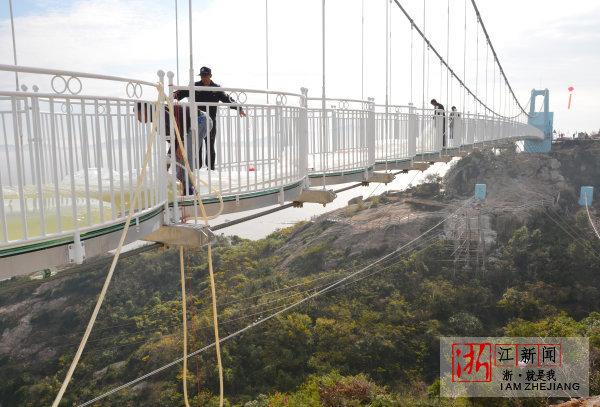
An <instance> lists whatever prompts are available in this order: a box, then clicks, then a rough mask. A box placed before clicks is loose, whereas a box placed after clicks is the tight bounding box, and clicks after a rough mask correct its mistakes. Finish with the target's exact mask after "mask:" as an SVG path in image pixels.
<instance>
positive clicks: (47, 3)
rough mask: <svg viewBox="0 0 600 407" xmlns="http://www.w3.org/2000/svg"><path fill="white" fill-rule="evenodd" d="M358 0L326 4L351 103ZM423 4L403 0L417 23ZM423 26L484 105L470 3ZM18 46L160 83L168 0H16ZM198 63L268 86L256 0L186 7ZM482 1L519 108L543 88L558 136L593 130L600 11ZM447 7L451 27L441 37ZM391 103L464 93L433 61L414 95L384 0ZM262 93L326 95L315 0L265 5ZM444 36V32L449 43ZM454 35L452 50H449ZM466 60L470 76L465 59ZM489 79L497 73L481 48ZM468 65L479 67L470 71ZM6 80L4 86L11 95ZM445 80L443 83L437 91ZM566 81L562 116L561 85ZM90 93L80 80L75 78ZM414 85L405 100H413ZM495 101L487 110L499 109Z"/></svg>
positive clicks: (168, 59)
mask: <svg viewBox="0 0 600 407" xmlns="http://www.w3.org/2000/svg"><path fill="white" fill-rule="evenodd" d="M361 1H362V0H327V30H326V34H327V45H326V47H327V93H328V96H332V97H347V98H360V97H361V94H362V93H363V92H362V88H361V83H362V82H361V66H362V64H361ZM423 1H424V0H400V2H401V3H402V4H403V5H405V6H406V7H407V9H408V10H409V12H410V13H411V14H412V15H413V17H414V18H415V21H416V23H417V24H418V25H419V26H421V27H422V26H423V4H424V3H423ZM425 1H426V21H425V30H426V33H427V35H429V36H431V40H432V43H433V45H434V46H435V47H436V48H438V50H439V51H440V52H441V53H442V54H443V55H444V56H446V55H448V56H449V60H450V65H451V66H452V67H453V68H454V69H455V70H456V71H457V73H458V74H459V75H461V76H464V77H465V79H466V82H467V85H468V86H469V87H471V88H473V90H475V89H476V88H477V89H478V94H479V95H481V96H482V97H483V98H485V95H486V93H487V100H488V102H490V103H491V100H492V95H499V94H500V93H499V90H500V88H499V86H500V85H499V84H498V83H499V82H497V84H496V85H495V86H494V85H493V84H492V82H489V86H488V88H487V90H486V89H485V81H484V78H485V75H486V70H485V66H486V65H485V61H486V48H485V44H484V41H483V36H481V33H480V36H479V62H478V63H477V62H476V61H477V59H476V54H477V51H476V49H477V47H476V45H477V31H476V24H475V17H474V14H473V10H472V8H471V5H470V0H468V3H467V43H468V44H467V52H466V54H465V52H464V47H463V44H464V34H465V30H464V19H465V0H425ZM13 3H14V7H15V14H16V18H15V26H16V35H17V52H18V59H19V63H20V64H21V65H28V66H36V67H47V68H57V69H68V70H77V71H87V72H93V73H102V74H113V75H119V76H127V77H135V78H139V79H146V80H155V78H156V71H157V70H158V69H163V70H173V71H175V66H176V64H175V60H176V59H175V56H176V53H175V13H174V3H175V0H172V1H166V0H144V1H141V0H128V1H124V0H60V1H59V0H35V1H34V0H13ZM364 3H365V81H364V96H365V97H367V96H373V97H375V98H376V100H377V102H379V103H384V100H385V5H386V3H385V0H364ZM193 4H194V14H193V24H194V64H195V67H196V68H198V67H200V66H201V65H209V66H211V67H212V68H213V71H214V79H215V81H216V82H218V83H220V84H222V85H225V86H232V87H245V88H264V87H265V8H264V7H265V0H194V1H193ZM478 5H479V8H480V11H481V13H482V17H483V19H484V22H485V23H486V25H487V28H488V31H489V34H490V36H491V37H492V41H493V43H494V45H495V47H496V50H497V52H498V54H499V57H500V59H501V63H502V64H503V67H504V69H505V72H506V74H507V76H508V78H509V80H510V82H511V84H512V85H513V87H514V89H515V91H516V93H517V96H518V97H519V99H520V101H521V102H522V103H523V104H525V103H526V102H527V100H528V98H529V94H530V91H531V89H532V88H534V87H535V88H549V89H550V91H551V97H550V99H551V109H552V110H553V111H554V112H555V128H558V129H564V130H567V131H574V130H575V129H581V130H597V129H599V128H600V114H598V110H599V109H600V102H598V96H597V93H598V92H600V75H598V74H597V70H598V66H600V4H598V1H597V0H576V1H572V2H564V1H558V0H527V1H522V0H520V1H517V0H504V1H502V2H499V1H491V0H479V1H478ZM448 6H449V7H450V28H449V30H448V27H447V20H448V14H447V10H448ZM390 10H391V27H392V39H391V48H392V51H391V76H390V78H391V86H390V94H391V102H392V103H395V104H407V103H408V102H410V101H411V100H412V101H413V102H414V103H415V104H416V105H421V103H422V99H423V94H425V99H426V100H428V99H430V98H432V97H437V98H438V99H441V101H442V103H444V104H445V103H448V104H455V105H457V106H458V107H459V108H461V107H462V105H461V103H462V101H461V97H460V95H461V93H462V92H461V91H460V90H459V88H458V87H456V85H455V83H454V82H452V83H451V85H454V86H449V89H451V90H450V91H449V92H448V93H446V74H445V72H443V71H442V75H441V76H440V70H439V61H436V60H435V58H433V57H430V59H429V65H428V66H429V69H428V71H429V75H428V78H429V80H428V81H427V82H426V83H427V86H426V87H425V89H423V80H422V74H421V72H422V58H423V54H422V52H423V49H422V42H421V41H419V39H418V38H417V36H416V33H414V37H413V42H412V44H413V46H412V49H413V51H412V67H413V69H412V71H413V75H412V86H411V75H410V72H411V30H410V25H409V24H408V22H407V20H406V18H405V17H404V16H403V15H402V14H401V12H400V10H399V9H398V8H397V7H396V5H395V4H393V3H392V4H391V6H390ZM187 12H188V9H187V1H183V0H180V1H179V17H180V19H179V23H180V24H179V34H180V57H179V59H180V75H181V81H182V82H185V80H186V79H185V77H186V75H187V67H188V66H189V59H188V55H189V48H188V47H189V43H188V27H187ZM269 18H270V24H269V34H270V35H269V37H270V71H271V77H270V82H271V86H270V87H271V88H272V89H278V90H287V91H294V92H297V91H299V89H300V87H307V88H309V94H310V95H312V96H319V95H320V93H321V1H320V0H269ZM448 32H449V33H450V36H449V37H448ZM0 38H1V39H2V41H0V61H1V62H2V63H5V64H11V63H12V43H11V41H10V25H9V20H8V0H0ZM448 39H449V42H450V47H449V49H448V47H447V41H448ZM465 60H466V73H465V72H464V69H463V64H464V62H465ZM487 66H488V70H487V75H488V78H490V79H491V78H492V77H493V74H494V71H493V65H492V59H491V54H488V65H487ZM476 67H479V70H478V72H479V73H478V75H476V71H477V70H476ZM12 78H13V77H12V76H10V75H6V74H4V75H1V76H0V86H2V88H3V89H11V90H12V87H13V86H14V85H12V84H11V80H12ZM23 81H24V82H25V84H27V85H28V86H31V85H33V84H37V85H38V86H40V88H42V89H44V88H45V87H46V88H47V84H48V83H49V78H40V77H37V78H34V77H31V76H25V77H24V78H23ZM440 82H441V83H440ZM570 85H572V86H574V87H575V92H574V100H573V107H572V109H571V111H568V110H567V109H566V107H567V101H568V91H567V88H568V86H570ZM84 86H85V84H84ZM411 88H412V99H411ZM498 101H499V99H497V102H496V106H497V107H498V106H499V105H498V103H499V102H498Z"/></svg>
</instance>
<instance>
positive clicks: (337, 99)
mask: <svg viewBox="0 0 600 407" xmlns="http://www.w3.org/2000/svg"><path fill="white" fill-rule="evenodd" d="M306 100H308V101H323V98H320V97H314V98H306ZM324 100H325V101H326V102H355V103H372V101H370V100H361V99H348V98H325V99H324Z"/></svg>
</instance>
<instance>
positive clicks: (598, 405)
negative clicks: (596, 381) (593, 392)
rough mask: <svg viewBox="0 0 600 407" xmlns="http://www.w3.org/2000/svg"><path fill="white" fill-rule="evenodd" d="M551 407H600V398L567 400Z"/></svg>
mask: <svg viewBox="0 0 600 407" xmlns="http://www.w3.org/2000/svg"><path fill="white" fill-rule="evenodd" d="M551 407H600V396H596V397H587V398H581V399H574V400H569V401H567V402H564V403H561V404H553V405H552V406H551Z"/></svg>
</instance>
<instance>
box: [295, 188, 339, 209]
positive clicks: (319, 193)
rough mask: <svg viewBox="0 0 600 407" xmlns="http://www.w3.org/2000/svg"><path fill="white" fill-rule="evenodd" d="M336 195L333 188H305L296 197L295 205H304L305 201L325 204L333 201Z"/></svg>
mask: <svg viewBox="0 0 600 407" xmlns="http://www.w3.org/2000/svg"><path fill="white" fill-rule="evenodd" d="M336 197H337V195H336V194H335V192H333V191H332V190H331V189H327V190H326V189H303V190H302V192H301V193H300V195H298V197H297V198H296V199H294V206H295V207H302V206H303V205H304V204H305V203H318V204H321V205H323V206H325V205H327V204H328V203H331V202H333V200H334V199H335V198H336Z"/></svg>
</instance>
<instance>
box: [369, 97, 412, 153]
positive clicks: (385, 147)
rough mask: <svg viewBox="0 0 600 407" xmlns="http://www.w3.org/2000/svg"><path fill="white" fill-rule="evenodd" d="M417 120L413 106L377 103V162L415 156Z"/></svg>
mask: <svg viewBox="0 0 600 407" xmlns="http://www.w3.org/2000/svg"><path fill="white" fill-rule="evenodd" d="M417 120H418V117H417V115H416V112H415V109H414V108H413V107H412V106H391V105H389V106H385V105H375V159H376V160H377V162H379V163H380V162H386V163H387V162H398V161H404V160H410V159H411V158H412V157H414V156H415V154H416V137H415V135H416V134H417V132H418V127H417Z"/></svg>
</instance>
